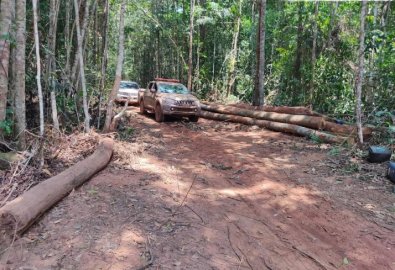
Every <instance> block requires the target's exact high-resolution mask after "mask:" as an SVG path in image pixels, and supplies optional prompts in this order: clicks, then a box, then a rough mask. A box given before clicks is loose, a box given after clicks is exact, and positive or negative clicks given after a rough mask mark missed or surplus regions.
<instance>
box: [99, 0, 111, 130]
mask: <svg viewBox="0 0 395 270" xmlns="http://www.w3.org/2000/svg"><path fill="white" fill-rule="evenodd" d="M104 5H105V6H104V12H103V15H104V22H103V32H102V35H103V40H102V42H103V43H102V48H103V49H102V51H103V57H102V61H101V74H100V85H99V88H100V94H99V106H98V109H97V110H98V113H97V114H98V119H97V129H99V128H100V121H101V110H100V109H101V104H102V101H103V94H104V89H105V86H106V71H107V59H108V24H109V18H110V16H109V12H110V6H109V0H105V3H104Z"/></svg>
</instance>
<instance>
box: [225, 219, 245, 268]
mask: <svg viewBox="0 0 395 270" xmlns="http://www.w3.org/2000/svg"><path fill="white" fill-rule="evenodd" d="M226 229H227V231H228V241H229V245H230V247H231V249H232V250H233V253H234V254H235V255H236V256H237V258H238V259H239V261H241V258H240V256H239V254H237V252H236V250H235V248H234V247H233V244H232V240H230V230H229V225H228V226H226Z"/></svg>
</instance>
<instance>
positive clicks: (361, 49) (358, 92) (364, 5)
mask: <svg viewBox="0 0 395 270" xmlns="http://www.w3.org/2000/svg"><path fill="white" fill-rule="evenodd" d="M366 9H367V1H366V0H362V7H361V17H360V31H359V51H358V56H359V57H358V62H359V64H358V74H357V77H356V80H355V94H356V107H355V114H356V122H357V129H358V139H359V143H360V144H363V139H364V138H363V129H362V84H363V74H364V65H365V20H366Z"/></svg>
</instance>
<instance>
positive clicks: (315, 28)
mask: <svg viewBox="0 0 395 270" xmlns="http://www.w3.org/2000/svg"><path fill="white" fill-rule="evenodd" d="M318 7H319V2H318V1H315V3H314V20H313V46H312V49H311V71H312V74H311V82H310V95H309V104H312V103H313V99H314V86H315V84H314V83H315V62H316V60H317V36H318V24H317V21H318Z"/></svg>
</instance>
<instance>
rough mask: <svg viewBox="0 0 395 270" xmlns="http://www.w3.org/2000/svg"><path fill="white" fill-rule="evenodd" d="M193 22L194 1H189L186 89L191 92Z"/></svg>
mask: <svg viewBox="0 0 395 270" xmlns="http://www.w3.org/2000/svg"><path fill="white" fill-rule="evenodd" d="M194 20H195V0H191V11H190V21H189V56H188V84H187V86H188V89H189V90H190V91H192V90H193V89H192V74H193V28H194V26H193V25H194Z"/></svg>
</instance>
